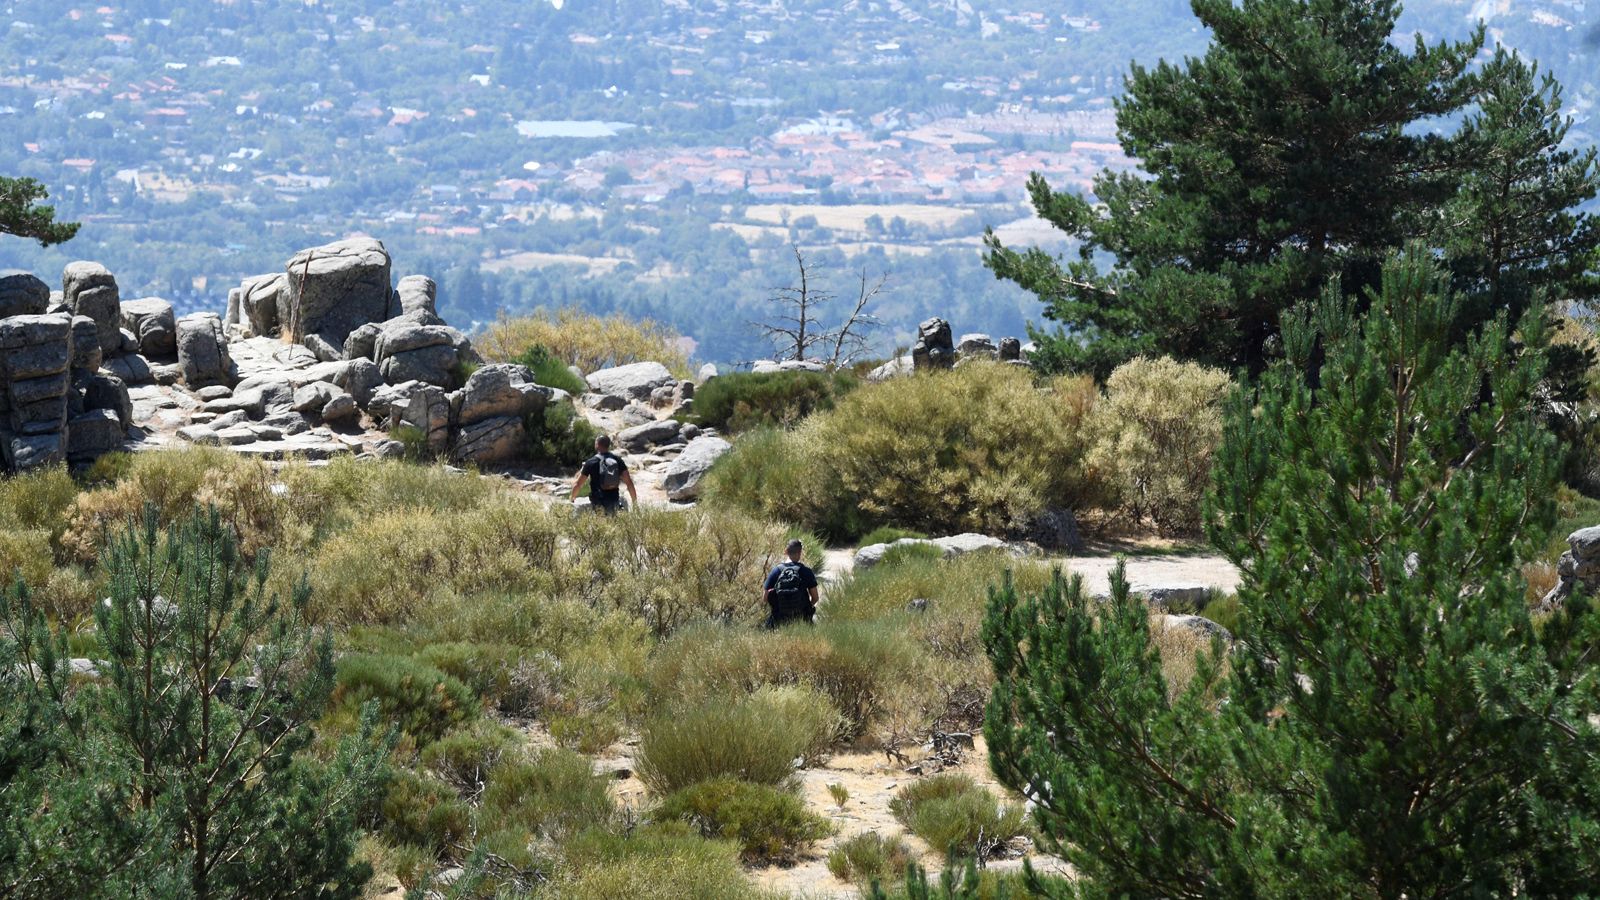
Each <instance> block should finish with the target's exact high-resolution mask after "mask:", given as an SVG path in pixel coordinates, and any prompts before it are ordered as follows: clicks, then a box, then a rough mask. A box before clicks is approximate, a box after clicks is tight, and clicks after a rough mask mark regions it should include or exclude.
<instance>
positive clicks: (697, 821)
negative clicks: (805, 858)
mask: <svg viewBox="0 0 1600 900" xmlns="http://www.w3.org/2000/svg"><path fill="white" fill-rule="evenodd" d="M654 817H655V818H656V819H657V820H658V821H667V820H672V819H677V820H680V821H684V822H688V823H690V824H692V825H694V826H695V827H696V828H699V829H700V833H701V834H703V835H705V836H706V837H709V838H723V839H725V840H730V841H734V842H736V843H737V844H738V845H739V848H740V852H741V854H742V855H743V857H744V859H745V861H746V862H752V863H759V864H766V863H788V862H793V861H794V859H795V857H796V856H797V855H798V854H799V852H800V851H801V850H804V849H806V848H807V847H809V846H811V844H813V843H814V842H816V841H817V840H820V839H821V838H824V837H826V836H828V834H830V833H831V832H832V830H833V829H832V826H830V825H829V823H828V821H827V820H826V819H824V818H822V817H821V816H819V815H816V814H815V813H813V812H811V811H810V810H808V809H806V804H805V801H803V800H801V799H800V798H799V797H797V796H795V795H794V794H793V793H790V792H788V791H783V790H779V789H777V788H774V787H770V786H768V785H765V784H751V783H749V782H746V781H737V780H735V779H732V778H717V779H713V780H711V781H702V782H700V783H699V784H696V785H692V786H690V787H686V788H683V789H682V790H679V791H676V792H674V793H672V794H670V795H668V796H667V798H666V799H664V800H662V801H661V805H660V806H658V807H657V808H656V810H655V813H654Z"/></svg>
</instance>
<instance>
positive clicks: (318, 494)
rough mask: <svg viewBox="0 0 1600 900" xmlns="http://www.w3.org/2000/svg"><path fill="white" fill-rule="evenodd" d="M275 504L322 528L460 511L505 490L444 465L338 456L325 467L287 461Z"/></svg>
mask: <svg viewBox="0 0 1600 900" xmlns="http://www.w3.org/2000/svg"><path fill="white" fill-rule="evenodd" d="M279 477H280V479H281V480H282V481H283V482H284V485H285V488H286V490H285V492H284V494H283V496H282V497H281V499H280V502H282V503H286V504H288V505H290V506H291V507H293V508H294V509H295V510H296V513H297V515H298V516H300V517H301V518H304V519H307V520H308V521H318V522H322V523H324V527H341V528H342V527H348V526H349V525H351V524H354V523H356V522H359V521H361V520H363V519H366V518H370V517H371V516H373V515H376V514H378V513H384V512H391V511H393V510H399V509H407V510H425V511H428V512H461V511H464V510H470V509H474V508H476V507H479V506H482V505H484V504H485V503H487V502H489V501H490V500H491V499H492V498H494V497H496V496H498V495H500V494H504V493H508V492H507V491H506V490H505V489H504V488H502V487H500V486H499V482H496V481H493V480H490V479H487V478H473V477H471V476H470V475H465V474H463V473H461V472H459V471H452V470H450V469H447V468H445V467H444V466H414V465H407V464H406V463H403V462H398V461H394V460H356V459H355V458H354V457H337V458H335V459H334V460H332V461H331V462H329V463H328V464H327V465H326V466H319V467H316V468H312V467H309V466H303V465H288V466H284V467H283V468H282V469H281V470H279Z"/></svg>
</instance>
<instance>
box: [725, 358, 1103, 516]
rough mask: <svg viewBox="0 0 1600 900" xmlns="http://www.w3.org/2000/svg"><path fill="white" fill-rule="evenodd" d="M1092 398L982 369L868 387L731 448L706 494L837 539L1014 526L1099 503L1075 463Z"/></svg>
mask: <svg viewBox="0 0 1600 900" xmlns="http://www.w3.org/2000/svg"><path fill="white" fill-rule="evenodd" d="M1092 402H1093V401H1092V393H1091V392H1090V391H1089V390H1088V389H1087V388H1086V386H1085V384H1084V383H1083V382H1082V381H1081V380H1058V381H1055V382H1052V383H1050V384H1049V385H1047V386H1045V387H1043V388H1039V387H1036V386H1035V385H1034V382H1033V377H1032V375H1031V374H1029V373H1028V372H1026V371H1023V370H1021V369H1018V368H1017V367H1015V366H1005V365H999V364H987V363H981V364H975V365H969V366H962V367H960V368H958V369H953V370H950V371H946V372H937V373H932V374H928V375H922V376H918V377H915V378H896V379H891V380H889V381H886V382H883V383H880V384H871V385H863V386H862V387H860V388H859V389H857V390H855V391H852V392H850V393H849V394H847V395H845V396H844V397H843V398H841V399H840V400H839V401H838V403H837V405H836V406H835V407H834V409H833V410H831V411H829V412H823V413H818V414H816V415H813V416H812V417H810V418H809V419H807V420H806V421H805V422H803V423H802V424H801V425H800V426H799V427H798V428H796V429H795V430H794V431H793V432H791V433H789V434H787V435H784V436H781V437H777V438H774V437H771V436H767V437H765V438H763V439H762V440H763V443H762V444H761V445H759V446H755V447H751V448H749V449H748V450H745V449H744V448H740V447H737V446H736V447H735V450H734V452H732V453H730V454H728V455H727V456H726V457H724V460H723V461H719V464H718V466H717V469H718V470H723V471H714V472H713V477H712V479H711V482H710V485H709V496H710V498H711V499H712V500H713V501H714V502H716V501H721V502H724V503H730V504H734V505H739V506H743V507H745V508H749V509H754V510H758V511H761V512H763V513H765V514H768V515H772V516H775V517H778V518H781V519H783V520H785V521H792V522H796V523H799V524H802V525H805V526H807V527H809V528H813V529H815V530H817V531H819V532H823V533H825V534H827V535H828V536H829V537H831V538H835V539H840V538H851V537H855V536H857V535H860V534H861V533H863V532H865V531H867V530H869V529H871V528H873V527H876V526H880V525H894V526H899V527H902V528H915V529H918V530H922V531H926V532H929V533H941V534H953V533H957V532H963V531H980V532H984V533H988V534H1003V533H1007V532H1012V531H1019V530H1022V529H1025V528H1026V527H1027V526H1028V525H1029V524H1030V522H1031V520H1032V519H1033V517H1034V516H1036V515H1037V514H1038V513H1039V512H1040V511H1042V510H1043V509H1045V508H1046V507H1050V506H1058V505H1060V506H1068V507H1074V506H1077V505H1079V504H1080V503H1082V502H1085V501H1086V500H1088V499H1091V498H1092V497H1093V496H1094V495H1095V493H1096V486H1095V485H1094V483H1093V479H1092V477H1091V473H1090V472H1089V471H1087V470H1086V469H1085V468H1084V466H1083V459H1084V455H1085V452H1086V450H1087V447H1088V440H1089V434H1088V431H1087V428H1086V427H1085V420H1086V417H1087V415H1088V411H1089V409H1090V408H1091V406H1092ZM740 443H744V442H743V441H741V442H740ZM779 444H781V445H783V446H774V445H779ZM784 469H788V470H789V472H788V473H785V472H784V471H783V470H784ZM851 507H854V510H852V509H851Z"/></svg>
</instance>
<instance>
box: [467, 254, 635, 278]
mask: <svg viewBox="0 0 1600 900" xmlns="http://www.w3.org/2000/svg"><path fill="white" fill-rule="evenodd" d="M625 262H627V260H624V259H615V258H613V257H609V256H579V255H577V254H575V253H535V252H534V251H532V250H528V251H524V252H522V253H513V254H511V255H510V256H502V257H500V258H499V259H490V260H485V261H484V262H483V264H482V265H481V267H480V268H482V269H483V270H484V271H485V272H507V271H510V272H525V271H527V270H529V269H547V268H550V267H551V266H583V267H584V268H586V269H588V270H589V271H588V273H587V274H590V275H605V274H607V273H609V272H611V271H613V270H615V269H616V268H617V266H620V265H622V264H623V263H625Z"/></svg>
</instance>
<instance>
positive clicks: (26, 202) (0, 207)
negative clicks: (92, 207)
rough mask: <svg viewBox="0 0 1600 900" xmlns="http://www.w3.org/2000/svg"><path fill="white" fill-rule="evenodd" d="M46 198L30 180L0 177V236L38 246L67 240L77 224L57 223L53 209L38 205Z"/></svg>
mask: <svg viewBox="0 0 1600 900" xmlns="http://www.w3.org/2000/svg"><path fill="white" fill-rule="evenodd" d="M49 196H50V195H49V194H48V193H46V192H45V189H44V185H42V184H40V183H39V182H37V181H34V180H33V179H32V178H6V177H4V176H0V234H14V235H16V236H17V237H25V238H33V239H34V240H36V241H38V242H39V245H40V246H42V247H48V246H50V245H51V244H59V243H62V242H63V241H69V240H71V239H72V237H73V235H75V234H77V233H78V224H77V223H76V222H71V223H68V222H57V221H56V211H55V209H54V207H50V206H41V205H39V203H38V201H40V200H44V199H46V198H48V197H49Z"/></svg>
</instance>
